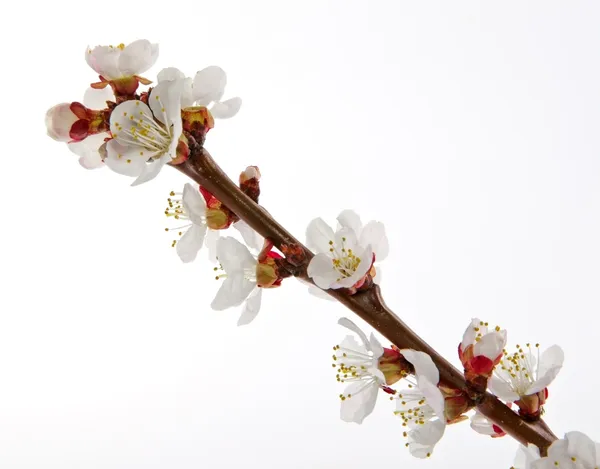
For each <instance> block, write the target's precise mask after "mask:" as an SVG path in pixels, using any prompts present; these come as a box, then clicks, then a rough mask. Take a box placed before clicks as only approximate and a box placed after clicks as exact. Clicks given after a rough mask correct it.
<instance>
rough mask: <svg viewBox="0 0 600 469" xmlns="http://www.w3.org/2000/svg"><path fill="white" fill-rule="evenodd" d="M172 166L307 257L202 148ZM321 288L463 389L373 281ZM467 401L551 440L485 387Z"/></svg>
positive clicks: (518, 432)
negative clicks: (346, 288)
mask: <svg viewBox="0 0 600 469" xmlns="http://www.w3.org/2000/svg"><path fill="white" fill-rule="evenodd" d="M198 148H199V147H198ZM174 167H175V168H177V169H178V170H179V171H181V172H182V173H184V174H185V175H187V176H188V177H190V178H191V179H193V180H194V181H195V182H197V183H198V184H200V185H202V186H203V187H205V188H206V189H207V190H208V191H210V192H211V193H213V194H214V195H215V197H217V198H218V199H219V200H220V201H221V202H223V203H224V204H225V205H227V207H229V208H230V209H231V210H232V211H233V212H234V213H235V214H236V215H237V216H239V217H240V218H241V219H242V220H244V221H245V222H246V223H248V225H250V226H251V227H252V228H253V229H254V230H256V231H257V232H258V233H260V234H261V235H262V236H263V237H265V238H269V239H270V240H272V241H273V243H274V245H275V246H276V247H277V248H278V249H280V250H283V247H284V246H289V245H294V244H295V245H298V246H299V247H300V248H302V249H303V250H304V253H305V254H306V259H307V260H310V259H311V258H312V257H313V253H312V252H310V251H309V250H308V249H307V248H306V247H305V246H304V245H302V243H300V241H298V240H297V239H296V238H294V236H292V235H291V234H290V233H289V232H288V231H287V230H286V229H285V228H284V227H283V226H281V225H280V224H279V223H277V222H276V221H275V220H274V219H273V218H272V217H271V216H270V215H269V214H268V213H267V211H266V210H264V209H263V208H262V207H261V206H259V205H258V204H256V203H255V202H254V201H253V200H252V199H251V198H250V197H248V196H247V195H246V194H244V193H243V192H242V191H241V190H240V189H239V188H238V187H237V186H236V185H235V184H234V183H233V181H231V179H229V177H228V176H227V175H226V174H225V173H224V172H223V170H222V169H221V168H220V167H219V166H218V165H217V164H216V163H215V161H214V160H213V159H212V157H211V156H210V154H209V153H208V151H206V149H203V148H202V149H201V150H200V151H193V152H192V153H191V154H190V158H189V159H188V160H187V161H185V162H184V163H182V164H179V165H176V166H174ZM299 277H301V278H302V279H304V280H307V281H309V282H310V279H309V278H308V277H307V275H306V269H302V273H301V274H300V275H299ZM327 293H329V294H330V295H331V296H332V297H334V298H335V299H336V300H338V301H339V302H340V303H342V304H344V305H345V306H346V307H347V308H348V309H350V310H352V311H353V312H354V313H356V314H357V315H358V316H360V317H361V318H362V319H364V320H365V321H366V322H368V323H369V324H370V325H371V326H372V327H373V328H374V329H376V330H377V331H379V332H380V333H381V334H382V335H383V336H384V337H386V338H387V339H388V340H389V341H390V342H391V343H393V344H394V345H396V346H397V347H398V348H401V349H402V348H411V349H414V350H419V351H422V352H425V353H427V354H428V355H429V356H431V358H432V360H433V361H434V363H435V364H436V366H437V367H438V369H439V371H440V382H441V383H443V384H445V385H447V386H450V387H453V388H456V389H460V390H463V391H466V392H467V394H468V389H467V384H466V382H465V379H464V377H463V374H462V373H461V372H460V371H459V370H457V369H456V368H455V367H454V366H453V365H452V364H451V363H450V362H448V361H447V360H446V359H445V358H444V357H442V356H441V355H440V354H439V353H437V352H436V351H435V350H434V349H433V348H432V347H431V346H430V345H429V344H427V343H426V342H425V341H424V340H423V339H421V337H419V335H417V334H416V333H415V332H414V331H412V330H411V329H410V328H409V327H408V326H407V325H406V324H405V323H404V322H403V321H402V320H401V319H400V318H399V317H398V316H396V315H395V314H394V313H393V312H392V311H391V310H390V309H389V308H388V307H387V306H386V304H385V303H384V301H383V298H382V297H381V291H380V289H379V287H378V286H376V285H374V286H373V287H372V288H370V289H368V290H367V291H364V292H360V293H357V294H355V295H348V294H346V293H345V292H343V291H341V290H328V291H327ZM473 404H474V405H475V406H476V407H477V409H478V410H479V412H481V413H482V414H483V415H485V416H486V417H487V418H488V419H490V420H491V421H492V422H494V423H495V424H496V425H498V426H499V427H501V428H502V429H503V430H504V431H505V432H506V433H508V434H509V435H511V436H512V437H513V438H515V439H516V440H518V441H519V442H520V443H522V444H524V445H527V444H528V443H533V444H534V445H536V446H537V447H539V448H540V450H541V451H542V452H544V451H545V450H546V448H547V447H548V446H549V445H550V444H551V443H552V441H554V440H555V439H556V436H555V435H554V434H553V433H552V431H551V430H550V429H549V428H548V427H547V426H546V424H545V423H544V422H535V423H531V422H527V421H525V420H524V419H523V418H521V417H520V416H519V415H517V414H516V413H515V412H513V411H512V410H511V409H510V408H508V407H507V406H506V405H505V404H503V403H502V402H501V401H499V400H498V398H496V397H495V396H493V395H492V394H490V393H488V392H486V393H485V394H483V395H480V396H478V398H477V399H475V400H474V401H473Z"/></svg>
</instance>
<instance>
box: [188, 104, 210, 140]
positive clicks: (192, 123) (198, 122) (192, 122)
mask: <svg viewBox="0 0 600 469" xmlns="http://www.w3.org/2000/svg"><path fill="white" fill-rule="evenodd" d="M181 118H182V121H183V130H185V131H187V132H189V133H190V134H191V135H192V136H193V137H194V138H195V139H196V141H198V143H200V144H201V143H203V142H204V137H205V135H206V132H208V131H209V130H210V129H212V128H213V127H214V125H215V121H214V119H213V117H212V116H211V114H210V112H208V109H206V108H205V107H204V106H192V107H186V108H185V109H183V110H182V111H181Z"/></svg>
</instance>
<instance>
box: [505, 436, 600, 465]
mask: <svg viewBox="0 0 600 469" xmlns="http://www.w3.org/2000/svg"><path fill="white" fill-rule="evenodd" d="M557 467H558V468H560V469H598V468H599V467H600V444H599V443H595V442H594V441H593V440H592V439H591V438H589V437H588V436H587V435H586V434H584V433H582V432H577V431H573V432H568V433H566V434H565V437H564V438H563V439H560V440H555V441H554V442H553V443H552V444H551V445H550V447H549V448H548V456H546V457H540V452H539V449H538V448H537V447H536V446H534V445H532V444H530V445H528V446H527V447H525V446H520V447H519V449H518V450H517V454H516V456H515V462H514V465H513V467H512V469H556V468H557Z"/></svg>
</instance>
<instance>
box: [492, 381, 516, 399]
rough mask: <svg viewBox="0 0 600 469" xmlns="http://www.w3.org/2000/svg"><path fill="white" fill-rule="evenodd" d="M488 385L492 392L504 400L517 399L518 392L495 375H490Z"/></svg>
mask: <svg viewBox="0 0 600 469" xmlns="http://www.w3.org/2000/svg"><path fill="white" fill-rule="evenodd" d="M488 387H489V389H490V391H491V392H492V394H494V395H495V396H496V397H498V398H499V399H501V400H503V401H506V402H515V401H518V400H519V394H517V393H516V392H515V391H513V388H512V387H511V386H510V385H509V384H508V383H506V382H505V381H502V380H501V379H500V378H497V377H496V376H492V377H491V378H490V380H489V381H488Z"/></svg>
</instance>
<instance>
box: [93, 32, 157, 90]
mask: <svg viewBox="0 0 600 469" xmlns="http://www.w3.org/2000/svg"><path fill="white" fill-rule="evenodd" d="M156 59H158V44H152V43H150V41H148V40H146V39H140V40H137V41H134V42H132V43H131V44H128V45H127V46H125V44H119V45H118V46H96V47H94V48H93V49H91V48H90V47H87V48H86V51H85V60H86V62H87V63H88V65H89V66H90V67H92V69H94V71H95V72H96V73H98V75H100V76H102V77H103V78H104V79H105V80H108V81H111V80H118V79H121V78H126V77H132V76H137V75H140V74H142V73H144V72H145V71H147V70H148V69H149V68H150V67H152V66H153V65H154V63H155V62H156Z"/></svg>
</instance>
